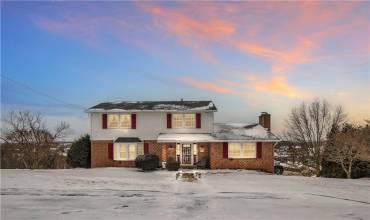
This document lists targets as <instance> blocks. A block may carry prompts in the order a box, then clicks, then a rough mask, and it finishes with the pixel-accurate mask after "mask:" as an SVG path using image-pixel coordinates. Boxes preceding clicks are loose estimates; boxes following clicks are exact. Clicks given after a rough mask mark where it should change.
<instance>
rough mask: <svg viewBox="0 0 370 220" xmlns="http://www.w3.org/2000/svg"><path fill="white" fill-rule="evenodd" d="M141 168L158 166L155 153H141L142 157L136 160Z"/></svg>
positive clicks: (147, 168) (146, 168)
mask: <svg viewBox="0 0 370 220" xmlns="http://www.w3.org/2000/svg"><path fill="white" fill-rule="evenodd" d="M137 164H138V165H139V166H141V167H138V168H141V169H142V170H155V169H157V168H158V166H159V157H158V156H157V155H153V154H149V155H143V157H142V158H141V161H140V159H139V160H138V163H137Z"/></svg>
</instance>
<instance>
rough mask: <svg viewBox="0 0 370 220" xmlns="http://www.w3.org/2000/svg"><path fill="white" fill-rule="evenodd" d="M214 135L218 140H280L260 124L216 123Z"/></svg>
mask: <svg viewBox="0 0 370 220" xmlns="http://www.w3.org/2000/svg"><path fill="white" fill-rule="evenodd" d="M213 127H214V128H213V133H212V136H213V137H214V138H215V139H216V140H231V141H232V140H245V141H248V140H251V141H252V140H253V141H254V140H259V141H279V138H278V137H276V136H275V135H274V134H272V133H271V132H270V131H268V130H267V129H266V128H264V127H262V126H261V125H260V124H236V123H233V124H225V123H215V124H214V126H213Z"/></svg>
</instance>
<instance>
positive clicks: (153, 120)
mask: <svg viewBox="0 0 370 220" xmlns="http://www.w3.org/2000/svg"><path fill="white" fill-rule="evenodd" d="M133 113H136V112H133ZM201 114H202V116H201V128H198V129H196V128H194V129H183V128H181V129H174V128H171V129H167V113H166V112H138V113H136V129H102V113H90V117H91V120H90V121H91V140H115V139H116V138H118V137H138V138H140V139H142V140H156V139H157V137H158V134H159V133H211V132H212V131H213V112H202V113H201Z"/></svg>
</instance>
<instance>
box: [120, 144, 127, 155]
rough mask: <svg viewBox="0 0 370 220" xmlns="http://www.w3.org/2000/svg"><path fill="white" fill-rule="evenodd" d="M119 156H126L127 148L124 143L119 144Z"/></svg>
mask: <svg viewBox="0 0 370 220" xmlns="http://www.w3.org/2000/svg"><path fill="white" fill-rule="evenodd" d="M119 157H120V158H126V157H127V149H126V145H125V144H121V146H120V150H119Z"/></svg>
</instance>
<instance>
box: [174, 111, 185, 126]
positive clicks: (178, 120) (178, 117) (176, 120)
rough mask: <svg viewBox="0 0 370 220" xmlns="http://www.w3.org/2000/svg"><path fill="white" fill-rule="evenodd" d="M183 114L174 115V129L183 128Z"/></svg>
mask: <svg viewBox="0 0 370 220" xmlns="http://www.w3.org/2000/svg"><path fill="white" fill-rule="evenodd" d="M182 117H183V116H182V114H173V115H172V124H173V128H181V127H182Z"/></svg>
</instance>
